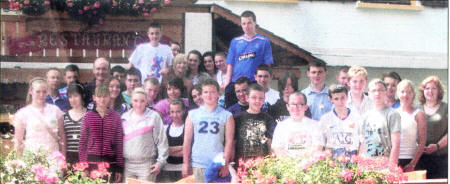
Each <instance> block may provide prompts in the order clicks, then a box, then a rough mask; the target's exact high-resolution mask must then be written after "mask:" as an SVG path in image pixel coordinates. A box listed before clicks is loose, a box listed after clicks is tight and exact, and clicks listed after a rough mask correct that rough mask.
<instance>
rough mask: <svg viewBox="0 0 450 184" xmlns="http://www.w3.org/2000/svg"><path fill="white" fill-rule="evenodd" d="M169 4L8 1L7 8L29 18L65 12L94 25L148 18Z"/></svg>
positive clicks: (156, 0) (147, 0)
mask: <svg viewBox="0 0 450 184" xmlns="http://www.w3.org/2000/svg"><path fill="white" fill-rule="evenodd" d="M170 3H171V1H170V0H9V8H10V9H11V10H16V11H22V12H23V13H24V14H26V15H31V16H39V15H43V14H44V13H46V12H47V11H48V10H50V9H52V10H56V11H61V12H64V11H66V12H68V14H69V16H70V17H71V18H72V19H74V20H77V21H80V22H83V23H85V24H88V25H94V24H103V23H104V21H105V17H106V15H113V16H119V15H125V16H145V17H148V16H150V15H151V14H153V13H155V12H157V11H158V9H161V8H162V7H163V6H168V5H170Z"/></svg>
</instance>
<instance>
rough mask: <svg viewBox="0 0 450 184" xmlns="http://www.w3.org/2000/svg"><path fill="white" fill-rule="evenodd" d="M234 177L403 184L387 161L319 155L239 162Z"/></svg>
mask: <svg viewBox="0 0 450 184" xmlns="http://www.w3.org/2000/svg"><path fill="white" fill-rule="evenodd" d="M237 175H238V178H239V180H240V182H241V183H244V184H250V183H251V184H253V183H267V184H268V183H288V184H295V183H311V184H313V183H314V184H315V183H356V184H360V183H361V184H363V183H364V184H365V183H373V184H378V183H383V184H388V183H402V182H403V181H406V180H407V178H406V177H405V176H404V175H403V171H402V169H401V168H399V167H397V166H389V164H388V159H387V158H382V157H379V158H364V157H359V156H353V157H351V158H348V157H344V156H342V157H338V158H335V159H333V158H332V157H331V153H328V152H319V153H316V154H314V156H312V157H309V158H308V157H301V158H300V157H299V158H290V157H274V156H268V157H266V158H263V157H258V158H256V159H249V160H246V161H243V160H240V161H239V167H238V170H237Z"/></svg>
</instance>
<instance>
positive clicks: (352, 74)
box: [347, 66, 372, 116]
mask: <svg viewBox="0 0 450 184" xmlns="http://www.w3.org/2000/svg"><path fill="white" fill-rule="evenodd" d="M348 80H349V86H350V91H349V93H348V100H347V107H350V109H352V110H354V111H355V112H358V113H359V114H360V115H361V116H363V115H364V114H365V113H366V112H367V111H368V110H369V109H370V108H372V101H371V100H370V98H369V97H368V96H367V95H366V94H365V93H364V90H365V89H366V85H367V70H366V69H365V68H364V67H361V66H352V67H350V69H349V70H348Z"/></svg>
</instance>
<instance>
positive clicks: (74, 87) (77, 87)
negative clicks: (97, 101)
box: [67, 82, 88, 107]
mask: <svg viewBox="0 0 450 184" xmlns="http://www.w3.org/2000/svg"><path fill="white" fill-rule="evenodd" d="M74 93H77V94H79V95H80V96H81V101H82V102H83V103H82V105H83V106H84V107H86V105H87V104H88V103H87V99H86V91H85V89H84V87H83V85H81V84H80V83H77V82H72V83H70V84H69V86H68V87H67V97H69V96H71V95H72V94H74ZM69 105H70V104H69Z"/></svg>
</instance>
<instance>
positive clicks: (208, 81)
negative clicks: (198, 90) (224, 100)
mask: <svg viewBox="0 0 450 184" xmlns="http://www.w3.org/2000/svg"><path fill="white" fill-rule="evenodd" d="M205 86H214V87H216V89H217V91H218V92H219V91H220V87H219V83H217V81H215V80H214V79H206V80H205V81H203V82H202V88H203V87H205Z"/></svg>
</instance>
